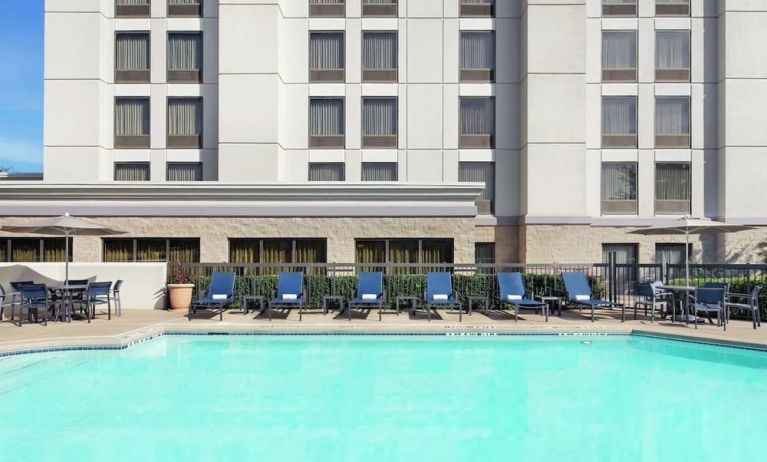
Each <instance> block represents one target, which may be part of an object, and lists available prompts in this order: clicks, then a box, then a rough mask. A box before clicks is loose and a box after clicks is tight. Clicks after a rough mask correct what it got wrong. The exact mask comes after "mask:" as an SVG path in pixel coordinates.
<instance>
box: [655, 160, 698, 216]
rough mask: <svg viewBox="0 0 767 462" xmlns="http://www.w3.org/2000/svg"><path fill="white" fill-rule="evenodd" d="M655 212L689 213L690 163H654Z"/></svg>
mask: <svg viewBox="0 0 767 462" xmlns="http://www.w3.org/2000/svg"><path fill="white" fill-rule="evenodd" d="M655 213H656V214H680V215H681V214H688V213H690V164H687V163H658V164H656V165H655Z"/></svg>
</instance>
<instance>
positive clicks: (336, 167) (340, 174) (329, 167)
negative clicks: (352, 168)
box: [309, 162, 345, 181]
mask: <svg viewBox="0 0 767 462" xmlns="http://www.w3.org/2000/svg"><path fill="white" fill-rule="evenodd" d="M344 177H345V173H344V164H343V163H342V162H337V163H336V162H317V163H310V164H309V181H344Z"/></svg>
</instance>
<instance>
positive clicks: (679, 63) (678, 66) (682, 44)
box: [655, 31, 690, 82]
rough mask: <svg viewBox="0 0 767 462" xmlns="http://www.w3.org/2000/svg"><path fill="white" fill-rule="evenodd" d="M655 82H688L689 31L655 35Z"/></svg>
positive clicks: (665, 32) (664, 32)
mask: <svg viewBox="0 0 767 462" xmlns="http://www.w3.org/2000/svg"><path fill="white" fill-rule="evenodd" d="M655 80H657V81H658V82H689V81H690V31H657V32H656V33H655Z"/></svg>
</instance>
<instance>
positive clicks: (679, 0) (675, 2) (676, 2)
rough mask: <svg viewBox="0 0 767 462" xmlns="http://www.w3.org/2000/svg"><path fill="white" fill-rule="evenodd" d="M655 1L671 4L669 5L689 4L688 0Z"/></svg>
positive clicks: (656, 1)
mask: <svg viewBox="0 0 767 462" xmlns="http://www.w3.org/2000/svg"><path fill="white" fill-rule="evenodd" d="M655 3H662V4H671V5H689V4H690V0H655Z"/></svg>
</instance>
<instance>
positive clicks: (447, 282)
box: [423, 272, 462, 321]
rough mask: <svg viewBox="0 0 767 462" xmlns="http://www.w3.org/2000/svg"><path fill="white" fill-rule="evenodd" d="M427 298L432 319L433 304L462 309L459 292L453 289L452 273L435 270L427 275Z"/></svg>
mask: <svg viewBox="0 0 767 462" xmlns="http://www.w3.org/2000/svg"><path fill="white" fill-rule="evenodd" d="M423 298H424V300H426V313H427V316H428V318H429V321H431V309H432V306H435V307H439V306H455V307H458V309H459V310H461V309H462V307H461V302H460V301H459V300H458V293H457V292H455V291H454V290H453V279H452V275H451V274H450V273H445V272H439V273H437V272H433V273H428V274H427V275H426V291H425V292H424V296H423Z"/></svg>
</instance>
